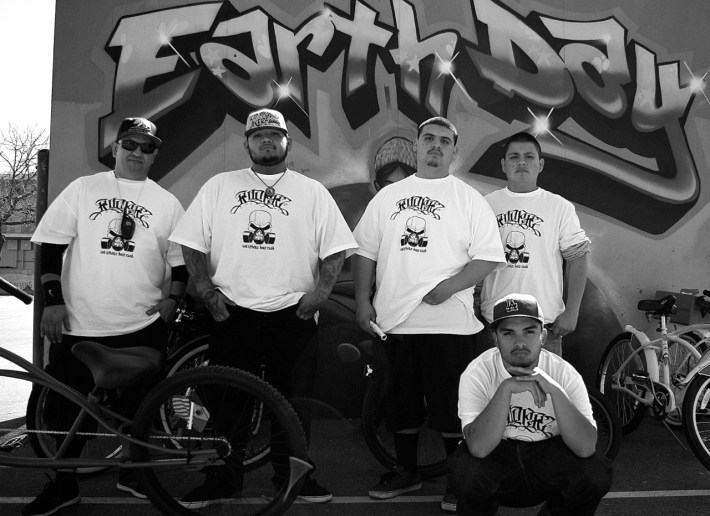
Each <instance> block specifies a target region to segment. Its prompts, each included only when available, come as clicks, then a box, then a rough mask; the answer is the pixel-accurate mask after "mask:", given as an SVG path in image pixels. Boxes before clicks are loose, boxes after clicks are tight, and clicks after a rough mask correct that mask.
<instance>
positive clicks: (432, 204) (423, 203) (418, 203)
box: [390, 195, 445, 220]
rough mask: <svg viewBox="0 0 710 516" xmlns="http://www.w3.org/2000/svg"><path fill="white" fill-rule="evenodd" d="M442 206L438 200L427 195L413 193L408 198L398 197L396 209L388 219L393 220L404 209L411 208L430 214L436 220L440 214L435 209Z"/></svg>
mask: <svg viewBox="0 0 710 516" xmlns="http://www.w3.org/2000/svg"><path fill="white" fill-rule="evenodd" d="M444 207H445V206H444V205H443V204H441V203H440V202H439V201H436V200H434V199H430V198H429V197H421V196H419V195H414V196H412V197H410V198H408V199H400V200H399V201H397V211H395V212H394V213H393V214H392V215H390V219H391V220H394V219H395V218H397V215H399V214H400V213H402V212H403V211H404V210H413V211H416V212H418V213H422V214H424V215H431V216H432V217H434V218H435V219H436V220H439V219H440V218H441V215H439V214H438V213H437V211H439V210H440V209H442V208H444Z"/></svg>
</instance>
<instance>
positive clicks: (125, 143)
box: [121, 140, 155, 154]
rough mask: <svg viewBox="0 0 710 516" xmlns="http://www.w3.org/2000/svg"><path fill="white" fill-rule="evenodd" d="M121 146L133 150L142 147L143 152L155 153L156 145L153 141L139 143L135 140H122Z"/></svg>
mask: <svg viewBox="0 0 710 516" xmlns="http://www.w3.org/2000/svg"><path fill="white" fill-rule="evenodd" d="M121 147H123V148H124V149H126V150H127V151H131V152H132V151H134V150H136V149H137V148H138V147H140V148H141V152H142V153H143V154H153V153H154V152H155V145H153V144H152V143H138V142H134V141H133V140H121Z"/></svg>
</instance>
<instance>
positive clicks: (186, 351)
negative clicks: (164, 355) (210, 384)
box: [165, 335, 210, 376]
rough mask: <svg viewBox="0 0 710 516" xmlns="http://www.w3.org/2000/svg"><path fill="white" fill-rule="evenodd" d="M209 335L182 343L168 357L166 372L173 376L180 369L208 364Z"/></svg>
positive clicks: (184, 369)
mask: <svg viewBox="0 0 710 516" xmlns="http://www.w3.org/2000/svg"><path fill="white" fill-rule="evenodd" d="M209 339H210V336H209V335H202V336H200V337H197V338H195V339H192V340H191V341H190V342H188V343H187V344H185V345H183V346H182V347H181V348H180V349H179V350H177V351H176V352H175V354H174V355H171V356H169V357H168V365H167V374H166V375H165V376H174V375H175V374H177V373H179V372H180V371H186V370H188V369H194V368H196V367H202V366H207V365H209V363H210V361H209V358H208V356H207V352H208V350H209V347H210V344H209Z"/></svg>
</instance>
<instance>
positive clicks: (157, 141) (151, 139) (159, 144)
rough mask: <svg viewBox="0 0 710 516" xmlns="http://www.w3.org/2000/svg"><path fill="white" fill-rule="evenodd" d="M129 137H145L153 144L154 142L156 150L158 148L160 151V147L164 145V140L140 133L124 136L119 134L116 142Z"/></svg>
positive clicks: (124, 134)
mask: <svg viewBox="0 0 710 516" xmlns="http://www.w3.org/2000/svg"><path fill="white" fill-rule="evenodd" d="M127 136H128V137H130V136H145V137H146V138H148V139H149V140H150V141H151V142H153V143H154V144H155V148H156V149H159V148H160V146H161V145H162V144H163V140H161V139H160V138H158V137H157V136H153V135H151V134H139V133H123V134H119V135H118V137H117V138H116V141H119V140H122V139H124V138H126V137H127Z"/></svg>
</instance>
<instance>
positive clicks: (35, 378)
mask: <svg viewBox="0 0 710 516" xmlns="http://www.w3.org/2000/svg"><path fill="white" fill-rule="evenodd" d="M0 358H4V359H5V360H8V361H9V362H11V363H13V364H15V365H17V366H19V367H21V368H22V369H24V371H17V370H11V369H0V376H4V377H9V378H16V379H19V380H25V381H28V382H31V383H34V384H37V385H41V386H43V387H49V388H51V389H53V390H55V391H56V392H58V393H59V394H61V395H62V396H65V397H66V398H67V399H69V400H70V401H72V402H73V403H75V404H76V405H77V406H79V407H81V411H80V413H79V415H78V416H77V418H76V420H75V421H74V423H73V425H72V427H71V428H70V429H69V431H68V432H67V438H66V439H65V440H64V443H63V444H62V446H61V447H60V449H59V450H58V451H57V455H56V456H55V457H54V458H35V457H12V456H9V455H6V454H0V465H3V466H13V467H21V468H55V469H57V468H58V469H73V468H83V467H111V466H118V467H121V468H141V467H148V466H149V467H156V466H161V465H163V466H169V465H172V466H175V465H176V464H190V465H191V466H196V467H199V466H205V465H209V464H215V465H219V464H220V460H216V459H218V453H217V451H216V450H185V449H175V450H171V449H167V448H164V447H161V446H157V445H154V444H151V443H147V442H145V441H141V440H138V439H135V438H133V437H131V436H130V435H128V434H126V433H125V432H123V431H122V430H121V428H122V427H124V426H127V425H130V424H131V423H132V421H130V420H129V419H127V418H125V417H123V416H121V415H120V414H117V413H115V412H113V411H112V410H110V409H109V408H107V407H104V406H101V405H99V404H98V403H95V402H92V401H91V400H90V399H89V398H88V397H86V396H84V395H82V394H80V393H79V392H77V391H76V390H75V389H72V388H71V387H69V386H67V385H65V384H63V383H61V382H59V381H57V380H56V379H55V378H53V377H52V376H50V375H49V374H48V373H46V372H45V371H43V370H42V369H40V368H38V367H36V366H35V365H34V364H32V363H31V362H28V361H27V360H25V359H24V358H22V357H20V356H19V355H17V354H15V353H13V352H12V351H9V350H8V349H5V348H3V347H1V346H0ZM87 415H88V416H91V417H92V418H93V419H94V420H96V422H97V423H98V424H99V425H100V426H101V427H103V428H104V429H105V430H106V431H108V432H110V433H112V434H114V435H116V436H117V437H118V438H119V439H121V440H123V441H124V442H126V443H131V444H135V445H138V446H141V447H144V448H148V449H151V450H153V451H156V452H160V453H162V454H170V455H174V456H175V459H174V460H170V461H156V462H151V461H148V462H125V461H122V460H121V459H120V458H116V459H113V458H100V459H98V458H97V459H82V458H78V457H76V458H75V457H64V456H63V455H64V453H65V452H66V449H67V448H68V446H69V443H70V442H71V441H72V440H73V439H74V437H76V435H77V433H78V431H79V427H80V426H81V424H82V422H83V420H84V419H85V417H86V416H87ZM106 416H110V417H112V418H114V419H117V420H119V421H122V424H121V425H120V427H119V428H115V427H114V426H112V425H111V424H110V423H109V422H108V421H107V420H106ZM166 435H167V434H166Z"/></svg>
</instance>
